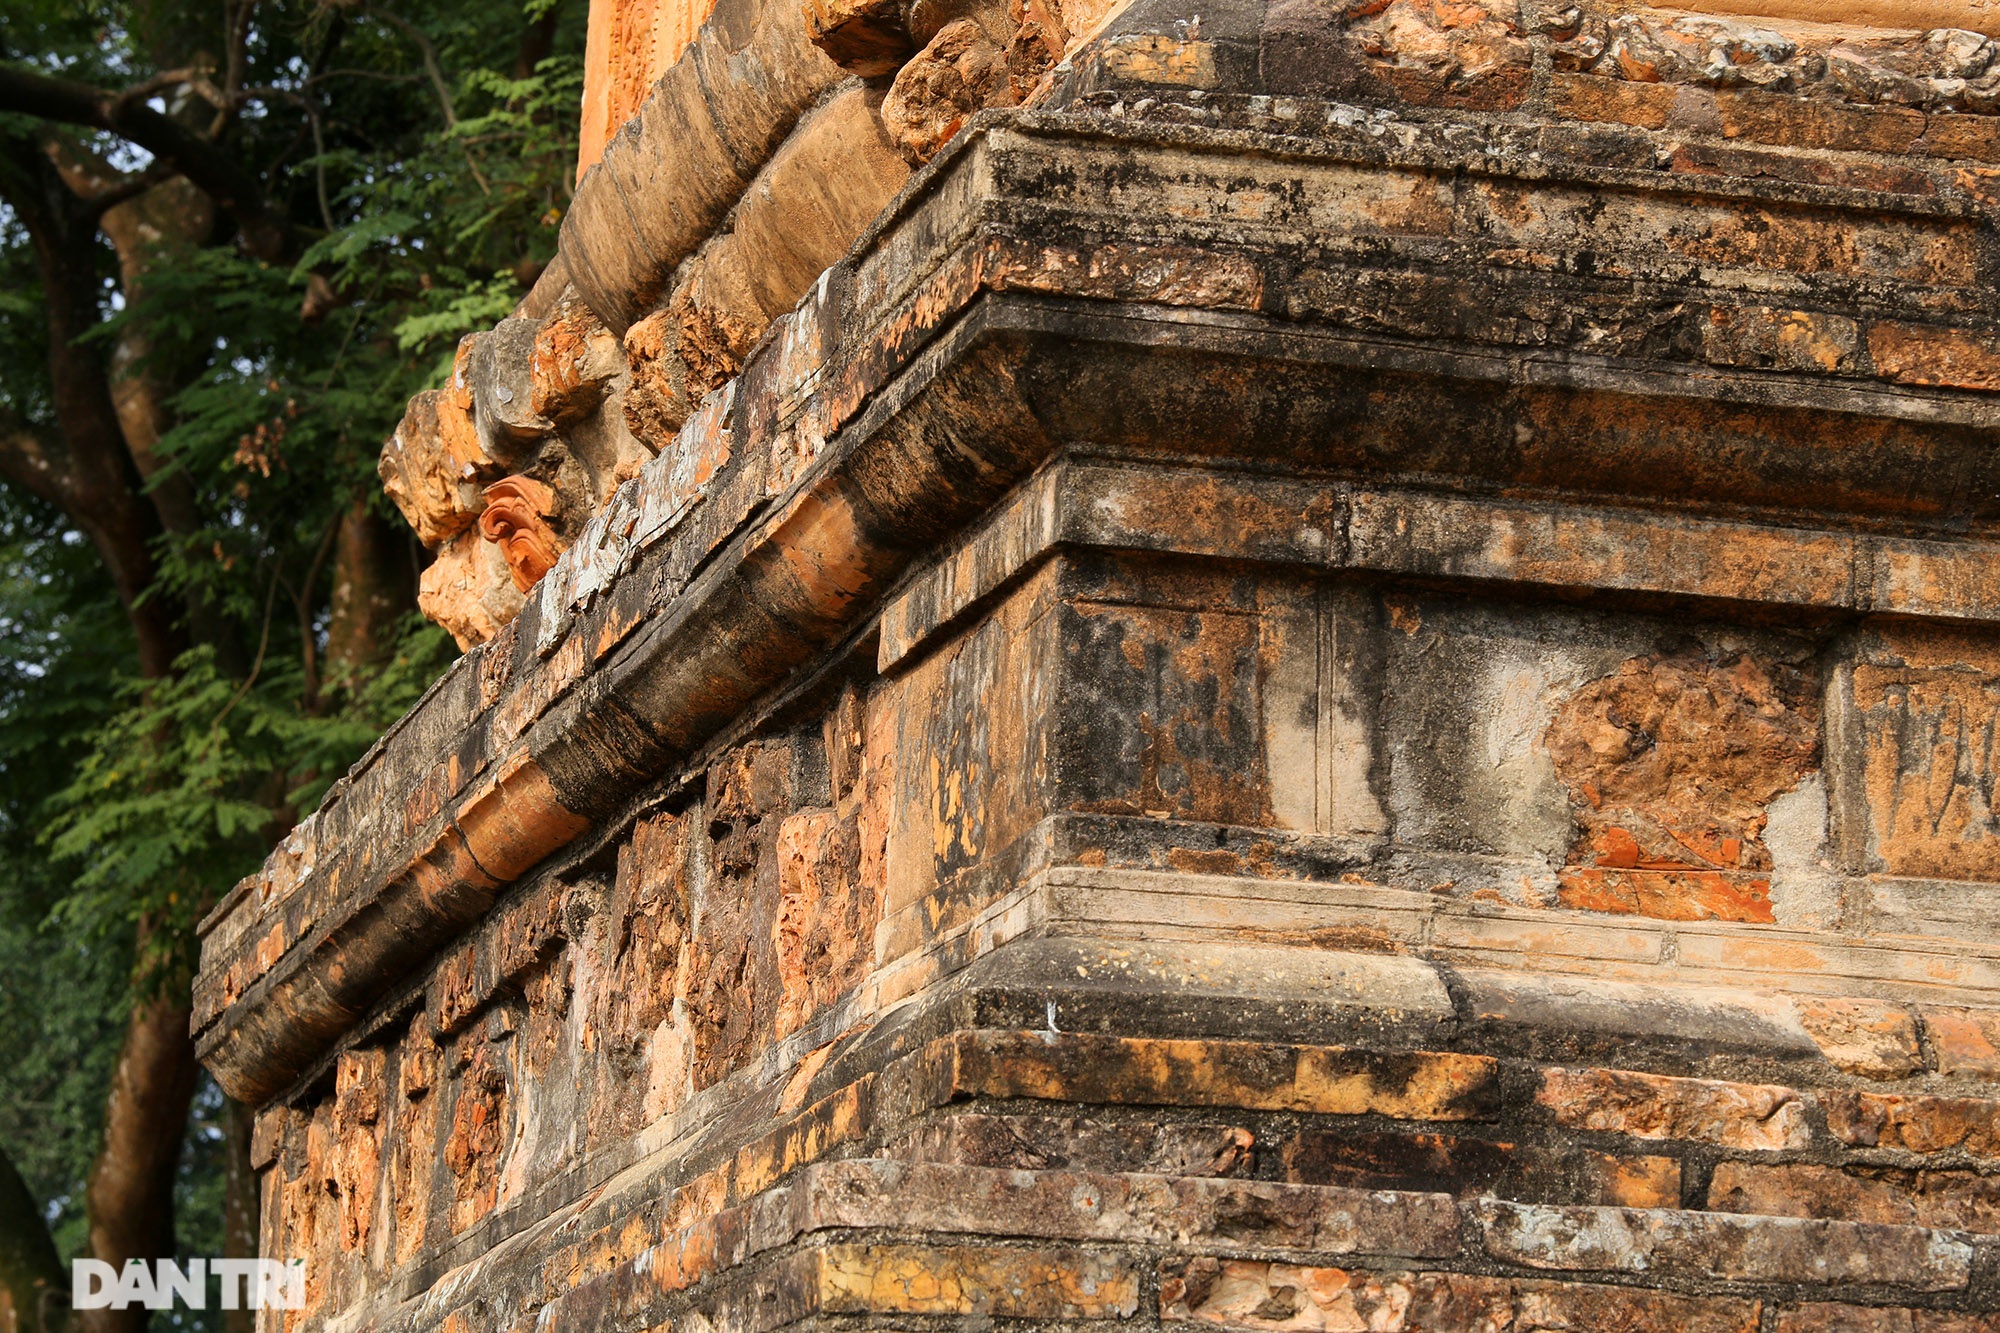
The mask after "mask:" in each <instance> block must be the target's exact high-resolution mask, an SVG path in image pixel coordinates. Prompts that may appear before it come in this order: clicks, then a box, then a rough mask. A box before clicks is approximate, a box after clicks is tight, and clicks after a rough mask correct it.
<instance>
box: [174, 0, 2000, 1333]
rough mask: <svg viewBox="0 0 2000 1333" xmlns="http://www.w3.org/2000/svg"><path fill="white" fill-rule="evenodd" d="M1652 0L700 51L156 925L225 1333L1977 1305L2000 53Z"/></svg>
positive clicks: (975, 30) (1672, 1320) (1580, 1324)
mask: <svg viewBox="0 0 2000 1333" xmlns="http://www.w3.org/2000/svg"><path fill="white" fill-rule="evenodd" d="M1873 2H1874V0H1849V7H1850V8H1866V7H1867V5H1869V4H1872V3H1873ZM1928 2H1929V0H1927V3H1928ZM1733 3H1734V0H1729V3H1724V0H1717V3H1715V4H1710V5H1707V6H1705V7H1704V9H1703V11H1702V12H1700V13H1695V12H1690V11H1674V10H1652V9H1644V8H1636V7H1631V6H1623V5H1619V6H1609V5H1606V6H1596V5H1580V6H1576V7H1573V8H1572V7H1569V6H1563V7H1551V6H1547V5H1541V4H1534V5H1530V4H1526V3H1523V4H1519V5H1516V4H1514V3H1511V0H1508V2H1504V3H1503V2H1494V3H1487V2H1484V0H1478V2H1474V3H1463V4H1460V3H1451V4H1446V3H1442V2H1441V0H1388V2H1387V3H1382V2H1380V0H1371V2H1370V3H1368V4H1362V5H1322V4H1317V3H1310V4H1309V3H1303V0H1301V2H1300V3H1292V0H1272V3H1268V4H1263V3H1249V4H1241V5H1237V4H1232V5H1229V6H1225V7H1224V8H1222V9H1216V8H1214V7H1212V6H1203V7H1201V9H1200V12H1196V9H1195V8H1194V7H1193V6H1189V5H1181V4H1147V5H1136V4H1135V5H1132V6H1130V7H1125V8H1120V7H1116V6H1112V5H1106V4H1087V3H1075V4H1070V5H1048V4H1042V3H1038V2H1037V3H1028V2H1025V0H1024V3H1019V4H1013V5H1007V6H1002V5H999V4H997V3H988V4H959V3H943V2H941V0H918V3H914V4H911V5H908V6H898V7H890V8H882V7H876V8H873V9H866V10H864V9H860V8H855V9H852V10H851V11H850V10H840V11H838V12H836V10H835V9H833V8H824V9H817V10H815V14H817V15H818V17H817V18H815V19H814V20H813V21H814V23H815V24H817V25H818V26H817V28H816V29H815V30H816V31H817V32H818V33H819V36H820V38H821V39H822V41H823V42H825V43H826V44H827V45H828V46H830V47H831V48H833V49H834V51H835V53H836V54H839V53H841V52H842V51H845V52H846V54H845V55H843V58H845V59H848V60H849V61H850V64H858V65H859V67H861V68H865V69H867V70H868V71H869V73H868V75H867V81H862V80H861V79H860V78H859V76H858V75H857V74H856V73H855V70H854V68H847V69H843V68H842V67H841V66H839V65H837V64H835V63H834V62H833V61H832V60H830V59H828V56H827V52H825V51H823V50H822V49H820V48H819V47H815V46H814V45H813V44H812V42H811V40H809V37H808V26H807V19H806V16H805V15H803V14H802V13H801V12H800V10H799V9H798V8H797V7H796V6H795V5H793V4H792V3H790V0H782V2H780V0H772V2H771V3H753V2H752V0H724V3H722V4H721V5H720V7H719V8H718V9H717V11H716V13H715V14H714V15H713V17H712V18H711V19H710V20H709V21H708V22H707V23H706V25H705V26H704V27H703V28H702V29H701V31H700V33H699V34H698V35H696V36H695V38H694V39H693V41H692V43H691V45H689V46H688V48H687V52H686V54H685V56H684V58H683V59H681V60H680V61H678V62H677V63H675V64H674V65H672V67H671V68H668V69H667V70H666V71H665V73H664V74H663V75H662V76H661V77H660V78H659V80H658V82H657V83H656V84H655V85H654V86H653V90H652V92H650V93H649V94H647V95H646V97H645V99H644V101H643V103H641V104H640V105H639V108H638V114H637V115H636V117H635V118H634V119H633V121H632V122H631V124H630V125H629V126H628V127H627V128H625V129H623V130H621V131H620V132H619V134H618V137H617V138H616V140H615V141H614V142H613V143H612V144H611V145H610V147H609V148H608V149H607V151H606V153H605V155H604V158H603V160H602V161H601V163H600V164H599V165H598V166H597V167H596V168H594V169H593V170H592V171H591V172H590V173H588V174H587V175H586V177H585V179H584V180H583V182H582V183H581V185H580V187H579V190H578V194H577V200H576V206H575V208H574V209H573V210H572V212H571V214H570V216H569V218H568V220H567V221H566V223H565V239H564V245H563V253H562V256H561V257H560V259H559V261H558V263H557V264H556V265H554V266H552V268H551V270H550V272H551V274H552V275H553V276H551V277H548V278H547V279H546V281H545V283H544V284H542V285H538V288H537V290H536V292H535V293H534V294H531V296H530V299H529V300H528V301H527V302H526V303H524V305H523V308H522V309H521V310H520V311H519V312H517V314H516V316H515V317H514V318H513V319H511V320H509V321H506V322H503V324H502V325H500V326H499V327H497V328H495V329H494V330H493V331H491V332H490V333H486V334H482V335H479V336H477V337H475V338H473V339H471V340H469V341H468V342H467V344H466V345H465V346H464V347H463V348H462V349H461V356H460V358H459V361H458V364H457V367H456V370H455V373H454V378H453V381H452V384H451V385H450V386H449V387H448V388H447V389H444V390H441V391H439V392H438V393H437V394H436V395H435V396H433V397H430V398H426V399H424V400H421V401H422V403H423V404H424V406H415V405H413V408H412V415H411V418H410V420H409V421H406V423H405V427H406V428H405V430H404V431H402V432H399V436H398V439H399V440H400V441H401V443H400V444H395V445H393V447H392V450H391V451H390V452H389V453H387V454H385V462H384V467H385V479H386V480H389V481H391V482H392V483H393V484H394V485H396V486H398V487H401V493H400V495H399V501H407V502H408V504H407V506H406V507H407V508H408V509H409V512H410V514H411V517H412V520H413V522H414V523H418V524H419V525H424V524H428V525H429V526H428V527H425V528H424V529H423V530H424V531H425V532H427V533H428V536H427V537H426V540H430V541H434V542H435V543H436V544H437V545H438V549H439V552H440V558H439V560H438V562H437V563H436V564H435V565H434V566H433V570H432V573H431V575H429V576H427V577H428V579H429V583H427V592H426V596H427V605H428V606H431V607H433V608H435V609H436V610H437V611H438V612H439V613H440V614H441V615H444V616H446V617H447V618H448V619H449V620H450V623H452V624H453V626H454V629H455V631H456V632H459V633H460V634H461V638H462V639H463V640H464V641H466V642H477V643H478V646H477V647H475V648H473V649H472V650H471V651H469V652H468V654H467V655H466V657H465V658H464V659H463V660H462V661H461V662H460V663H459V664H458V665H457V666H456V667H455V668H454V669H453V670H452V671H450V672H449V673H447V674H446V676H445V677H444V678H443V679H442V680H440V681H439V682H438V683H437V686H436V688H435V689H434V690H433V691H432V692H431V694H429V695H428V696H427V697H426V699H425V700H424V701H423V702H422V703H421V704H420V705H419V706H418V707H417V708H416V709H415V710H414V711H413V712H412V713H411V715H410V716H409V717H407V718H405V719H404V720H403V721H401V722H400V723H398V724H397V726H396V727H395V728H394V729H392V731H391V732H390V734H389V735H387V736H386V737H384V739H383V742H382V743H381V745H379V746H378V747H377V748H376V749H375V750H374V751H372V752H371V753H370V754H369V755H368V756H367V757H366V758H365V759H364V760H363V761H362V762H361V763H360V764H359V765H357V766H356V768H355V769H354V771H353V772H351V773H350V774H349V775H347V776H346V777H345V778H343V779H342V780H341V781H340V782H339V783H337V784H336V786H335V788H334V790H333V792H332V793H331V794H330V795H329V798H328V800H327V802H326V803H325V805H324V806H323V807H322V809H321V810H320V811H318V812H317V813H316V814H315V815H313V816H312V817H311V818H309V819H307V820H305V821H302V822H301V824H300V825H299V826H298V827H297V828H296V829H295V830H293V831H292V833H291V834H290V835H289V836H288V838H287V839H286V842H285V844H284V846H283V847H281V848H280V849H279V851H278V852H277V853H276V854H274V855H273V857H272V858H271V860H270V861H269V862H268V863H267V864H266V866H265V867H264V868H263V870H262V871H260V872H259V873H258V874H257V875H255V876H252V877H251V878H249V879H248V880H246V881H245V882H244V883H243V884H242V885H241V886H239V888H238V889H237V890H236V891H235V892H234V893H233V894H232V895H230V897H229V898H228V899H227V900H226V901H225V902H224V903H222V904H221V905H220V907H219V908H218V909H217V911H216V912H215V913H214V914H212V916H211V918H210V919H209V920H208V921H207V922H206V923H204V927H203V940H202V949H203V956H202V970H201V979H200V983H199V985H198V987H197V991H196V997H195V999H196V1005H195V1007H196V1014H195V1027H196V1038H197V1045H198V1049H199V1051H200V1053H201V1055H202V1057H203V1059H204V1060H206V1061H207V1062H208V1063H209V1066H210V1068H211V1069H212V1070H213V1072H214V1073H215V1075H216V1077H217V1079H218V1081H219V1082H220V1083H221V1084H222V1086H223V1087H225V1088H226V1089H227V1090H229V1091H230V1092H231V1093H232V1094H234V1095H237V1096H239V1097H241V1098H244V1099H245V1100H248V1101H250V1102H252V1103H253V1104H255V1105H256V1106H257V1107H258V1108H259V1109H258V1119H257V1127H256V1133H255V1140H254V1144H253V1149H254V1158H255V1161H256V1164H257V1168H258V1170H259V1171H260V1172H261V1173H262V1184H263V1197H264V1199H265V1201H266V1207H265V1213H264V1225H265V1234H264V1242H263V1243H264V1247H265V1249H266V1251H267V1252H268V1253H270V1254H272V1255H274V1256H285V1257H299V1258H303V1259H305V1260H306V1262H307V1265H308V1284H307V1285H308V1307H309V1308H308V1309H307V1310H305V1311H303V1312H300V1313H299V1314H298V1315H297V1316H295V1317H294V1318H292V1319H291V1320H290V1322H289V1324H288V1325H287V1326H288V1327H296V1328H305V1329H315V1328H359V1327H367V1328H380V1329H385V1330H410V1331H411V1333H415V1331H416V1330H431V1329H439V1328H442V1329H449V1330H453V1331H454V1333H472V1331H473V1330H486V1329H499V1330H507V1331H508V1333H515V1331H517V1330H519V1331H521V1333H525V1330H528V1329H530V1328H537V1329H543V1328H555V1329H582V1330H600V1331H602V1333H613V1331H614V1330H615V1331H617V1333H639V1331H640V1330H657V1329H660V1328H667V1327H671V1328H680V1329H711V1330H716V1329H728V1330H743V1331H744V1333H749V1331H751V1330H756V1331H757V1333H776V1330H781V1329H806V1328H817V1329H835V1328H840V1329H845V1328H862V1327H895V1328H898V1329H903V1330H917V1329H926V1328H946V1327H949V1328H963V1327H967V1326H973V1325H977V1326H980V1327H985V1326H987V1325H988V1324H990V1325H991V1326H993V1327H996V1328H1001V1329H1005V1328H1009V1327H1018V1328H1050V1329H1057V1330H1082V1329H1087V1328H1109V1327H1156V1326H1163V1325H1173V1326H1181V1327H1185V1326H1190V1325H1196V1326H1207V1327H1228V1328H1249V1329H1265V1328H1268V1329H1277V1328H1385V1329H1412V1330H1414V1329H1428V1330H1438V1331H1440V1333H1441V1331H1442V1330H1464V1329H1503V1330H1518V1331H1520V1333H1526V1331H1527V1330H1553V1329H1570V1330H1577V1331H1578V1333H1583V1331H1584V1330H1590V1331H1591V1333H1596V1331H1597V1330H1603V1329H1627V1328H1629V1329H1664V1328H1676V1329H1679V1328H1686V1329H1697V1330H1711V1329H1713V1330H1743V1331H1744V1333H1748V1331H1749V1330H1753V1329H1754V1330H1757V1333H1773V1331H1774V1330H1779V1329H1796V1330H1805V1329H1812V1328H1865V1329H1871V1330H1872V1329H1895V1330H1909V1331H1910V1333H1916V1330H1932V1331H1934V1333H1942V1331H1944V1330H1968V1331H1969V1330H1974V1329H1979V1328H1982V1327H1990V1325H1991V1322H1992V1319H1993V1311H1994V1310H1995V1309H1996V1308H2000V1288H1996V1286H1995V1282H1996V1277H1997V1276H2000V1267H1996V1263H1995V1248H1994V1247H1995V1244H1996V1241H1995V1240H1994V1239H1993V1238H1994V1237H1995V1236H2000V1222H1996V1217H2000V1211H1997V1210H2000V1205H1996V1202H1995V1193H1994V1189H1993V1181H1994V1180H1996V1179H2000V1176H1996V1175H1995V1174H1994V1172H1995V1162H1996V1161H2000V1137H1997V1136H1996V1132H1995V1126H1996V1125H2000V1118H1996V1106H2000V1101H1997V1100H1996V1097H1995V1093H1996V1089H1995V1088H1994V1086H1993V1081H1994V1080H1995V1079H1996V1077H2000V1055H1996V1054H1995V1052H1996V1050H2000V1019H1996V1017H1995V1015H1996V1014H2000V930H1996V929H1995V927H1994V926H1993V922H1992V910H1991V900H1990V895H1991V891H1992V881H1993V880H1994V879H1995V874H1994V868H1995V866H1996V865H2000V861H1996V859H1995V858H1996V857H2000V852H1996V850H1995V849H1996V847H2000V830H1996V828H1995V825H1994V820H1993V817H1992V813H1993V812H1992V808H1991V807H1992V801H1991V787H1992V785H1993V784H1992V782H1991V770H1992V767H1993V766H1992V763H1991V759H1992V751H1993V744H1992V742H1993V736H1992V734H1991V733H1992V731H1993V725H1992V723H1993V718H1994V716H1995V714H1996V712H2000V709H1996V707H1995V701H1994V699H1993V697H1992V696H1993V692H1994V688H1995V685H1994V682H1995V681H1996V680H2000V666H1996V662H2000V647H1996V645H2000V629H1996V626H2000V542H1996V541H1995V539H1994V535H1993V534H1994V527H1995V524H1996V522H2000V500H1996V498H1995V497H1996V496H2000V461H1996V460H2000V450H1996V449H1995V448H1994V442H1995V441H1994V434H1995V429H1996V428H1995V424H1994V422H1995V418H1994V416H1993V412H1992V406H1993V405H1992V402H1991V396H1992V392H1993V386H1994V385H1996V384H2000V376H1995V375H1993V374H1992V373H1991V370H1992V367H1991V365H1990V362H1991V361H1992V360H1993V356H1994V353H1993V349H1994V348H1995V347H1996V346H2000V333H1996V331H2000V306H1997V305H1996V303H1995V299H1994V297H1993V294H1992V293H1993V290H1994V288H1993V283H1992V280H1991V277H1992V274H1993V272H1994V271H1995V269H1996V262H2000V249H1996V243H1995V240H1994V231H1993V228H1992V226H1991V220H1992V216H1993V211H1994V209H1995V208H1996V207H2000V187H1996V186H1995V183H1994V178H1992V177H1991V176H1990V174H1987V173H1990V171H1991V170H1992V167H1991V166H1989V165H1988V164H1989V163H1992V162H1995V161H2000V134H1996V133H1994V132H1992V126H1993V125H1994V124H1996V123H2000V120H1996V118H1995V117H1994V116H1993V115H1992V114H1990V113H1991V112H1992V110H1993V108H1992V107H1991V106H1989V105H1988V101H1987V99H1988V88H1987V85H1988V83H1989V82H1990V81H1991V79H1993V78H1994V77H2000V75H1996V74H1995V60H1994V57H1993V55H1992V52H1991V50H1990V49H1989V44H1990V40H1991V39H1990V36H1989V35H1982V34H1981V33H1980V32H1978V31H1975V29H1977V28H1978V27H1979V22H1978V21H1977V20H1978V15H1977V14H1976V13H1974V12H1973V11H1971V10H1967V11H1966V13H1965V17H1966V23H1962V24H1950V23H1941V24H1939V25H1938V26H1939V27H1941V28H1954V29H1964V30H1963V31H1934V30H1931V29H1926V30H1924V31H1911V30H1890V29H1875V30H1862V29H1839V28H1829V27H1826V26H1823V25H1820V26H1815V25H1813V24H1811V23H1809V22H1804V21H1801V17H1800V14H1799V12H1798V7H1797V5H1796V4H1792V8H1791V9H1790V10H1789V11H1788V12H1785V13H1775V14H1767V15H1763V16H1758V15H1756V14H1748V15H1746V14H1740V13H1734V12H1731V13H1722V12H1719V11H1720V10H1722V9H1727V8H1729V7H1730V4H1733ZM1784 3H1787V4H1791V3H1792V0H1784ZM1750 5H1751V0H1743V3H1742V4H1736V5H1735V8H1736V9H1742V8H1745V7H1748V6H1750ZM1930 7H1931V9H1933V10H1935V9H1936V8H1937V7H1938V5H1937V4H1936V3H1932V4H1931V6H1930ZM1927 12H1928V11H1927ZM634 13H635V15H636V14H637V11H636V10H635V11H634ZM843 16H845V17H843ZM648 21H649V22H651V21H653V20H648ZM1986 26H1987V27H1989V28H1990V27H1992V26H1994V25H1991V24H1988V25H1986ZM635 30H636V29H635ZM850 41H851V46H849V47H843V43H846V42H850ZM871 62H873V63H871ZM877 66H880V67H879V68H878V67H877ZM647 77H648V78H650V77H651V72H650V71H649V72H648V74H647ZM621 95H622V94H621ZM995 106H1004V107H1005V108H1007V109H1004V110H995V109H994V108H995ZM906 155H907V156H906ZM911 159H914V160H917V161H920V162H923V163H925V165H923V166H922V167H921V168H920V169H919V170H918V171H917V173H916V174H914V175H912V174H911V172H910V167H909V161H910V160H911ZM412 423H414V424H412ZM467 469H469V471H468V470H467ZM489 538H491V539H490V540H489ZM517 584H518V585H521V586H519V587H517ZM523 589H524V590H523ZM495 598H498V600H497V601H495V600H494V599H495Z"/></svg>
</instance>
